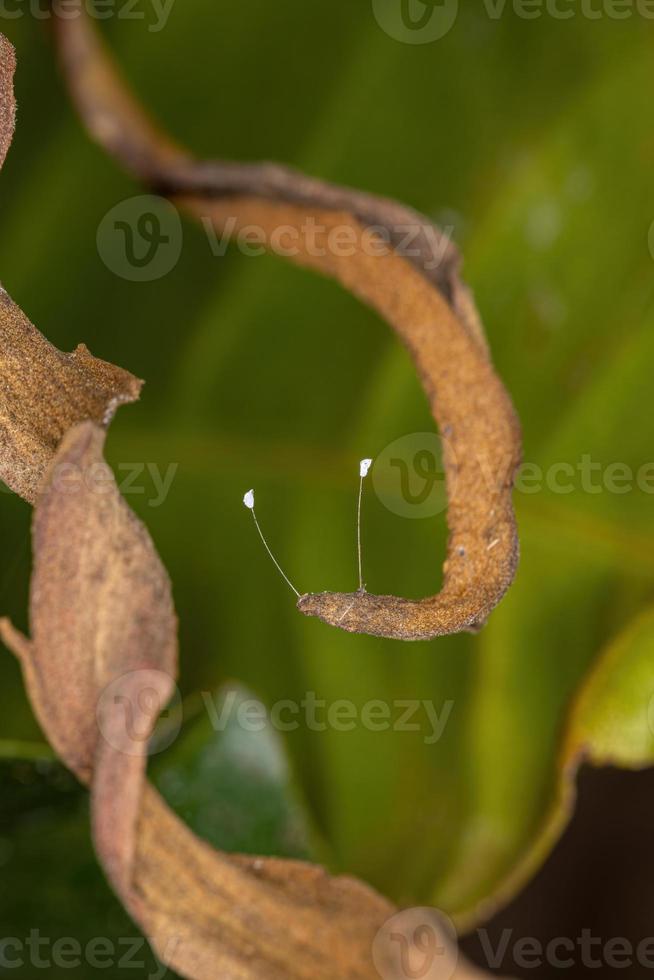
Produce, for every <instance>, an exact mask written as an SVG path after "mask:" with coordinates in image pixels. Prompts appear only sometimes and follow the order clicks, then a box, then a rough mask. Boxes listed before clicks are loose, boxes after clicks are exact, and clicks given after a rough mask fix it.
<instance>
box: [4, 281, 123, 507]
mask: <svg viewBox="0 0 654 980" xmlns="http://www.w3.org/2000/svg"><path fill="white" fill-rule="evenodd" d="M141 384H142V383H141V382H140V381H138V380H137V379H136V378H135V377H133V375H131V374H130V373H129V372H128V371H124V370H123V369H122V368H119V367H115V366H114V365H113V364H109V363H108V362H106V361H101V360H98V359H97V358H95V357H93V356H92V355H91V354H90V352H89V351H88V350H87V348H86V347H85V346H84V344H80V346H79V347H78V348H77V349H76V350H75V351H74V352H73V353H72V354H63V353H62V352H61V351H59V350H57V348H56V347H53V345H52V344H51V343H49V341H47V340H46V339H45V337H44V336H43V334H41V333H40V332H39V331H38V330H37V329H36V327H34V326H33V325H32V324H31V323H30V321H29V320H28V319H27V317H26V316H25V314H24V313H23V312H22V310H20V309H19V307H18V306H16V304H15V303H14V302H12V300H11V298H10V297H9V295H8V294H7V293H6V292H5V290H4V289H2V287H0V479H2V480H4V482H5V483H6V484H7V485H8V486H9V487H11V489H12V490H15V491H16V493H18V494H20V496H21V497H24V498H25V499H26V500H29V501H30V502H31V503H33V502H34V501H35V500H36V496H37V493H38V489H39V486H40V483H41V480H42V478H43V474H44V472H45V469H46V467H47V465H48V463H49V462H50V460H51V459H52V454H53V453H54V451H55V449H56V448H57V445H58V444H59V441H60V439H61V437H62V436H63V435H64V433H65V432H66V431H67V430H68V429H69V428H70V426H71V425H74V424H75V423H76V422H80V421H82V420H84V419H93V420H94V421H95V422H97V423H98V424H100V425H103V426H106V425H108V424H109V422H110V421H111V419H112V417H113V415H114V412H115V411H116V409H117V407H118V406H119V405H121V404H123V403H125V402H131V401H135V400H136V399H137V398H138V396H139V392H140V390H141Z"/></svg>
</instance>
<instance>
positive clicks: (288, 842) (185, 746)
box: [153, 686, 312, 858]
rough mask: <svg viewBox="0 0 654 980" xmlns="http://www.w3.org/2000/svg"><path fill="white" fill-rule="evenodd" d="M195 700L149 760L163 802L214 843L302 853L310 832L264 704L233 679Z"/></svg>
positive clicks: (284, 853)
mask: <svg viewBox="0 0 654 980" xmlns="http://www.w3.org/2000/svg"><path fill="white" fill-rule="evenodd" d="M201 700H202V707H201V708H200V706H199V705H198V710H201V714H200V716H199V717H198V718H197V719H196V720H195V721H193V722H192V723H191V724H190V726H188V728H187V730H185V731H183V732H182V735H181V738H180V739H179V740H178V741H177V742H176V743H175V744H174V746H173V747H172V748H171V749H170V750H168V751H167V752H166V753H165V755H164V756H163V757H162V758H161V759H160V760H159V761H158V762H157V763H156V764H155V766H154V767H153V773H154V780H155V783H156V785H157V786H158V788H159V789H160V791H161V792H162V793H163V795H164V796H165V797H166V799H167V801H168V803H169V804H170V805H171V806H172V807H173V809H175V810H176V811H177V813H178V814H179V816H180V817H182V819H183V820H184V821H185V822H186V823H187V824H188V825H189V826H190V827H191V828H192V829H193V830H194V831H195V832H196V833H197V834H198V835H199V836H200V837H203V838H204V839H205V840H207V841H209V843H211V844H213V845H214V847H217V848H219V849H220V850H224V851H231V852H238V853H243V854H259V855H262V856H265V855H271V854H272V855H279V856H283V857H292V858H309V857H310V856H311V853H312V847H311V844H310V832H309V829H308V827H307V824H306V821H305V819H304V814H303V810H302V805H301V803H300V801H299V799H298V793H297V789H296V787H295V785H294V782H293V779H292V777H291V773H290V770H289V766H288V762H287V760H286V757H285V755H284V748H283V744H282V743H281V740H280V738H279V736H278V734H277V732H276V731H275V730H274V728H273V726H272V724H271V721H270V717H269V715H268V712H267V710H266V706H265V705H264V704H263V703H262V702H261V701H260V700H258V699H257V698H255V697H254V696H253V695H251V694H250V693H249V692H248V691H246V690H244V689H243V688H240V687H236V686H230V687H225V688H223V689H222V690H220V691H219V692H218V693H217V694H215V695H209V694H208V692H203V695H202V699H201Z"/></svg>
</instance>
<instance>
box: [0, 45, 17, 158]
mask: <svg viewBox="0 0 654 980" xmlns="http://www.w3.org/2000/svg"><path fill="white" fill-rule="evenodd" d="M15 70H16V56H15V54H14V49H13V47H12V46H11V44H10V43H9V41H8V40H7V39H6V38H5V37H4V36H3V35H2V34H0V167H2V164H3V163H4V162H5V157H6V156H7V151H8V150H9V147H10V146H11V140H12V137H13V135H14V124H15V121H16V102H15V100H14V71H15Z"/></svg>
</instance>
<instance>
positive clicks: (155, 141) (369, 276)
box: [55, 2, 521, 640]
mask: <svg viewBox="0 0 654 980" xmlns="http://www.w3.org/2000/svg"><path fill="white" fill-rule="evenodd" d="M78 7H79V9H78V16H77V17H72V18H70V17H66V19H65V20H64V19H58V18H56V17H55V34H56V38H57V43H58V49H59V53H60V57H61V61H62V64H63V68H64V72H65V75H66V78H67V81H68V84H69V87H70V90H71V92H72V95H73V97H74V99H75V101H76V103H77V106H78V109H79V111H80V113H81V115H82V118H83V119H84V121H85V123H86V126H87V128H88V130H89V132H90V133H91V134H92V135H93V136H94V137H95V139H96V140H97V141H98V142H99V143H100V144H101V145H102V146H104V147H105V149H107V151H108V152H110V153H111V154H113V155H114V156H115V157H116V158H117V159H118V160H119V161H120V162H121V163H122V164H123V165H124V166H125V167H126V168H127V169H128V170H129V171H130V172H131V173H132V174H133V175H134V176H136V177H137V178H138V179H140V180H141V181H142V182H143V183H145V184H146V185H147V186H148V187H150V188H151V189H153V190H155V191H158V192H159V193H162V194H165V195H167V196H168V197H169V198H170V199H171V200H172V201H173V202H174V203H176V204H177V205H178V206H179V207H181V208H183V209H185V210H186V211H187V212H190V213H191V214H193V215H194V216H196V217H202V218H204V219H205V220H206V219H208V220H209V221H211V222H212V224H213V225H214V226H215V228H216V229H217V230H218V231H219V232H220V233H221V234H225V233H231V234H234V233H237V232H238V231H239V230H240V229H242V228H243V227H245V226H246V225H252V224H254V225H257V226H259V227H261V228H263V229H264V231H265V233H266V235H265V237H266V241H268V242H271V240H272V241H274V233H275V231H278V230H279V228H280V227H281V226H286V227H289V226H290V227H291V228H293V229H294V230H295V231H296V232H297V238H296V239H295V240H296V241H297V242H298V243H299V245H298V248H297V254H294V255H293V256H291V258H292V261H294V262H297V263H298V264H300V265H304V266H309V267H311V268H314V269H316V270H318V271H320V272H322V273H324V274H326V275H328V276H331V277H333V278H334V279H336V280H338V281H339V282H340V283H341V284H342V285H343V286H345V288H346V289H348V290H349V291H350V292H352V293H353V294H355V295H356V296H358V297H359V298H360V299H361V300H363V301H364V302H366V303H367V304H369V305H370V306H371V307H373V308H374V309H376V310H377V311H378V312H379V313H380V314H381V315H382V316H383V317H384V318H385V319H386V320H387V321H388V322H389V323H390V324H391V326H392V327H393V328H394V330H395V331H396V333H397V334H398V336H399V337H400V339H401V340H402V341H403V343H404V344H405V345H406V346H407V347H408V349H409V352H410V354H411V356H412V358H413V361H414V364H415V366H416V370H417V372H418V375H419V377H420V380H421V382H422V384H423V387H424V389H425V392H426V394H427V397H428V399H429V403H430V406H431V409H432V413H433V415H434V418H435V419H436V422H437V423H438V426H439V429H440V431H441V433H442V435H443V436H444V437H445V447H444V461H445V468H446V479H447V489H448V496H449V509H448V524H449V529H450V538H449V544H448V555H447V561H446V563H445V567H444V582H443V588H442V590H441V592H440V593H438V594H436V595H434V596H430V597H429V598H426V599H422V600H420V601H411V600H408V599H402V598H397V597H395V596H377V595H370V594H368V593H367V592H364V591H359V592H355V593H346V594H342V593H322V594H319V595H306V596H302V597H301V599H300V600H299V602H298V607H299V609H300V610H301V611H302V612H304V613H306V614H307V615H312V616H318V617H320V618H321V619H323V620H325V621H326V622H328V623H330V624H332V625H334V626H338V627H340V628H341V629H346V630H349V631H351V632H360V633H371V634H374V635H377V636H385V637H395V638H399V639H404V640H413V639H428V638H430V637H434V636H440V635H443V634H446V633H456V632H459V631H461V630H474V629H477V628H478V627H479V626H481V625H482V624H483V622H484V621H485V619H486V617H487V616H488V614H489V613H490V611H491V610H492V609H493V607H494V606H495V605H496V604H497V603H498V602H499V601H500V599H501V598H502V596H503V595H504V593H505V592H506V590H507V589H508V587H509V585H510V584H511V581H512V579H513V576H514V574H515V568H516V565H517V560H518V541H517V532H516V526H515V519H514V514H513V506H512V499H511V493H512V485H513V479H514V475H515V472H516V469H517V467H518V465H519V463H520V458H521V446H520V431H519V425H518V422H517V419H516V416H515V412H514V410H513V407H512V405H511V402H510V399H509V397H508V395H507V393H506V391H505V389H504V387H503V385H502V383H501V382H500V380H499V378H498V377H497V375H496V373H495V371H494V369H493V366H492V364H491V361H490V357H489V353H488V347H487V344H486V341H485V338H484V334H483V330H482V327H481V323H480V319H479V316H478V313H477V311H476V309H475V306H474V303H473V301H472V298H471V296H470V293H469V291H468V290H467V288H466V287H465V285H464V284H463V283H462V281H461V279H460V278H459V274H458V269H459V257H458V253H457V252H456V249H455V248H454V247H453V246H452V244H451V243H450V242H449V241H448V240H447V239H446V238H445V237H444V236H443V235H442V233H441V232H440V231H439V230H438V229H437V228H436V227H435V226H434V225H433V224H432V223H431V222H430V221H429V219H427V218H425V217H423V216H421V215H419V214H417V213H416V212H414V211H411V210H410V209H409V208H405V207H403V206H402V205H399V204H396V203H394V202H392V201H387V200H384V199H381V198H377V197H373V196H371V195H368V194H363V193H360V192H358V191H352V190H348V189H344V188H339V187H335V186H332V185H330V184H326V183H323V182H321V181H318V180H313V179H311V178H308V177H305V176H304V175H302V174H299V173H297V172H295V171H292V170H290V169H288V168H285V167H282V166H279V165H276V164H260V165H251V164H234V163H222V162H200V161H196V160H194V159H193V158H192V157H191V156H190V155H189V154H188V153H187V152H185V151H184V150H182V149H180V148H179V147H177V146H176V145H175V144H174V143H173V142H172V141H171V140H169V139H168V138H167V137H164V136H162V135H161V134H160V132H159V130H158V129H157V128H156V127H155V126H154V125H153V124H152V123H151V122H150V120H149V119H148V118H147V116H146V115H145V113H144V111H143V109H142V108H141V107H140V106H139V105H138V103H137V102H136V101H135V99H134V98H133V97H132V95H131V94H130V92H129V90H128V89H127V87H126V86H125V83H124V82H123V80H122V79H121V77H120V75H119V74H118V72H117V70H116V69H115V67H114V66H113V64H112V62H111V60H110V58H109V56H108V54H107V52H106V50H105V48H104V46H103V45H102V43H101V41H100V39H99V38H98V35H97V32H96V30H95V28H94V26H93V25H92V24H91V22H90V20H89V18H88V16H86V14H85V12H84V9H83V5H82V3H81V2H78ZM336 226H338V227H339V228H340V229H345V231H347V232H348V233H349V237H348V245H350V243H351V245H352V248H351V250H350V251H351V253H352V254H348V255H347V256H346V257H345V256H343V255H342V254H340V255H339V254H338V253H337V251H336V250H334V249H333V248H330V247H329V233H330V231H332V230H333V229H334V228H335V227H336ZM407 228H408V229H410V230H411V231H412V232H413V233H414V234H415V240H414V241H413V242H412V251H413V250H415V254H412V255H411V256H410V257H409V256H403V255H402V254H400V253H401V251H402V250H401V248H400V237H401V236H402V237H404V236H406V232H407ZM307 229H310V232H309V231H308V230H307ZM389 243H390V246H391V247H389ZM435 258H436V259H437V261H435Z"/></svg>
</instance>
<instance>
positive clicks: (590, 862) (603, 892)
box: [462, 768, 654, 980]
mask: <svg viewBox="0 0 654 980" xmlns="http://www.w3.org/2000/svg"><path fill="white" fill-rule="evenodd" d="M578 791H579V796H578V802H577V808H576V812H575V815H574V817H573V819H572V821H571V823H570V825H569V826H568V829H567V830H566V832H565V834H564V835H563V837H562V838H561V840H560V841H559V843H558V844H557V846H556V847H555V849H554V851H553V853H552V855H551V856H550V858H549V860H548V861H547V862H546V864H545V865H544V866H543V867H542V868H541V870H540V871H539V872H538V874H537V875H536V876H535V878H534V879H533V880H532V881H531V882H530V884H529V885H528V886H527V887H526V888H525V889H524V890H523V891H522V893H521V894H520V895H519V896H518V897H517V898H516V900H515V901H514V902H512V903H511V904H510V905H509V906H507V908H505V909H504V910H503V911H502V912H500V913H499V914H498V915H497V916H496V917H495V918H494V919H493V920H492V921H491V922H489V923H488V924H487V925H486V926H485V927H484V928H482V929H481V930H478V931H477V932H475V933H473V934H471V935H470V936H467V937H466V938H465V939H464V940H463V942H462V948H463V950H464V951H465V953H466V954H467V956H468V957H469V958H470V959H472V960H473V961H474V962H475V963H477V964H478V965H479V966H483V967H484V968H485V969H490V970H491V972H493V973H496V974H498V975H503V976H512V977H533V978H541V977H542V978H545V977H552V976H568V977H571V978H572V977H574V978H575V980H577V978H579V977H586V976H593V977H595V978H598V977H604V976H608V975H609V974H610V975H611V976H615V975H616V974H619V975H620V976H623V977H628V978H636V977H638V978H640V977H654V833H653V829H654V770H653V769H647V770H643V771H641V772H625V771H622V770H618V769H613V768H605V769H599V770H597V769H591V768H584V769H582V771H581V773H580V776H579V781H578ZM485 950H492V951H493V953H495V954H496V955H497V957H498V961H496V963H489V962H488V957H487V955H486V953H485ZM496 964H497V965H496Z"/></svg>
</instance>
